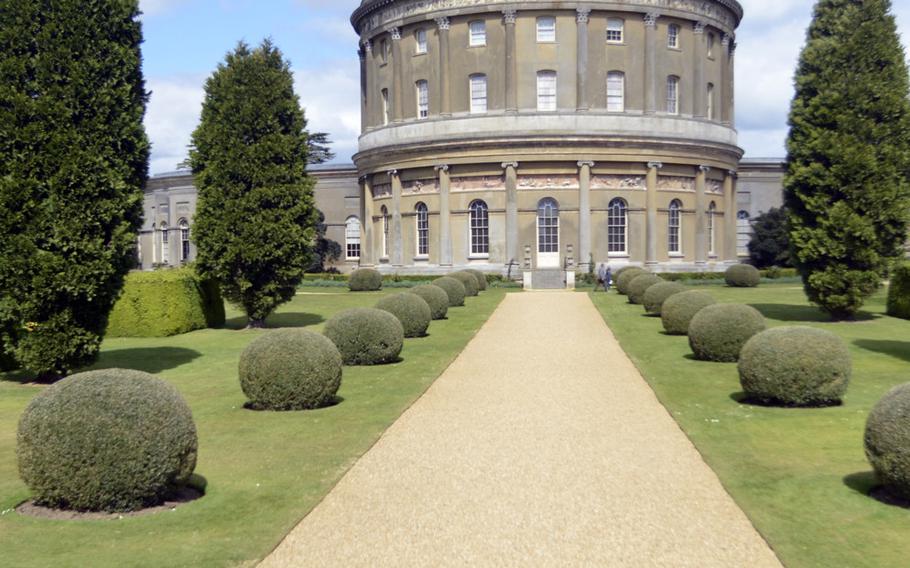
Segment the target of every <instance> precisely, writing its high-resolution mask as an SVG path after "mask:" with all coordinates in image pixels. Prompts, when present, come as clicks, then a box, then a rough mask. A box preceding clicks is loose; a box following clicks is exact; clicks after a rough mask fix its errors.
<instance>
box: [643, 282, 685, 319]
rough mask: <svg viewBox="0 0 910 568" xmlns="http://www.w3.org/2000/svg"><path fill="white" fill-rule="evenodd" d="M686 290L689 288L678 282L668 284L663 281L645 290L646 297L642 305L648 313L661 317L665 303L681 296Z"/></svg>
mask: <svg viewBox="0 0 910 568" xmlns="http://www.w3.org/2000/svg"><path fill="white" fill-rule="evenodd" d="M686 290H687V288H686V287H685V286H683V285H682V284H679V283H678V282H666V281H664V280H661V281H660V282H658V283H657V284H654V285H653V286H650V287H649V288H648V289H647V290H645V295H644V296H642V300H641V303H642V305H643V306H644V307H645V311H646V312H648V313H649V314H653V315H655V316H659V315H660V312H661V309H662V308H663V305H664V302H666V301H667V299H668V298H669V297H670V296H673V295H674V294H680V293H682V292H685V291H686Z"/></svg>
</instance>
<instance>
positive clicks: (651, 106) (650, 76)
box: [645, 12, 659, 114]
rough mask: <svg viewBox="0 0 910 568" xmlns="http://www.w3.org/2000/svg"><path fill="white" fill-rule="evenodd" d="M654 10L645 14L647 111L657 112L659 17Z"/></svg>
mask: <svg viewBox="0 0 910 568" xmlns="http://www.w3.org/2000/svg"><path fill="white" fill-rule="evenodd" d="M658 17H659V16H658V15H657V14H656V13H654V12H649V13H647V14H645V112H646V113H652V114H653V113H655V112H657V108H658V107H657V101H658V98H657V93H658V92H659V87H658V81H657V18H658Z"/></svg>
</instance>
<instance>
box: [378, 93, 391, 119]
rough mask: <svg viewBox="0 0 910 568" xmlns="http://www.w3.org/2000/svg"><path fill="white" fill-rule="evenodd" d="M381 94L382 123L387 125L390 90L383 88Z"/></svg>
mask: <svg viewBox="0 0 910 568" xmlns="http://www.w3.org/2000/svg"><path fill="white" fill-rule="evenodd" d="M380 95H381V96H382V124H383V125H385V124H388V123H389V113H390V110H389V90H388V89H383V90H382V91H381V92H380Z"/></svg>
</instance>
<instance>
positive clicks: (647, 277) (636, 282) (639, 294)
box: [626, 273, 665, 304]
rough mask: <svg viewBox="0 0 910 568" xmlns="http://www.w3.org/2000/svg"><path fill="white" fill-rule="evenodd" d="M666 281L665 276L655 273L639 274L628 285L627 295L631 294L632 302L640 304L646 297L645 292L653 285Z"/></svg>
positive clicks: (630, 299) (630, 300)
mask: <svg viewBox="0 0 910 568" xmlns="http://www.w3.org/2000/svg"><path fill="white" fill-rule="evenodd" d="M662 282H665V280H664V279H663V278H661V277H660V276H657V275H655V274H648V273H644V274H639V275H638V276H636V277H635V278H633V279H632V281H631V282H629V285H628V286H626V295H627V296H629V303H630V304H640V303H642V302H643V301H644V299H645V292H647V290H648V288H650V287H651V286H655V285H657V284H660V283H662Z"/></svg>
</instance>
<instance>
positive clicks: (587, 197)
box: [578, 162, 594, 264]
mask: <svg viewBox="0 0 910 568" xmlns="http://www.w3.org/2000/svg"><path fill="white" fill-rule="evenodd" d="M593 167H594V162H578V263H579V264H587V263H589V262H591V168H593Z"/></svg>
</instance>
